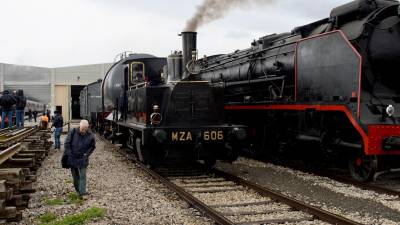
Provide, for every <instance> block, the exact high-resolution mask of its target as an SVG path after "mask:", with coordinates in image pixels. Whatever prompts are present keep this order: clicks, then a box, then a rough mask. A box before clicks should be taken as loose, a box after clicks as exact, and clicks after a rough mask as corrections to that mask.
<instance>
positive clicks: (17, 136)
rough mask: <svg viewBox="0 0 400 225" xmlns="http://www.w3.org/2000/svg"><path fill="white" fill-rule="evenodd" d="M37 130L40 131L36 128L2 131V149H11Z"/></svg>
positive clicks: (0, 136) (0, 133) (0, 138)
mask: <svg viewBox="0 0 400 225" xmlns="http://www.w3.org/2000/svg"><path fill="white" fill-rule="evenodd" d="M37 130H38V129H37V128H36V127H26V128H22V129H3V130H1V131H0V148H7V147H10V146H12V145H14V144H16V143H18V142H19V141H21V140H23V139H25V138H26V137H28V136H30V135H31V134H33V133H34V132H36V131H37Z"/></svg>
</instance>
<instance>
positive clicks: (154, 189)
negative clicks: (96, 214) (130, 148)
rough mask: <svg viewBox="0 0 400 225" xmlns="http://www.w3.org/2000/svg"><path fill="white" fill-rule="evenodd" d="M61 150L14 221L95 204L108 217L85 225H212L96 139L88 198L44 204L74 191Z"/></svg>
mask: <svg viewBox="0 0 400 225" xmlns="http://www.w3.org/2000/svg"><path fill="white" fill-rule="evenodd" d="M61 155H62V152H61V151H58V152H55V153H52V154H51V155H50V156H49V157H48V158H47V159H46V160H45V162H44V163H43V166H42V167H41V168H40V169H39V171H38V181H37V182H36V183H35V186H36V189H37V192H36V193H34V194H32V196H31V197H32V198H31V200H30V204H29V208H28V209H27V210H25V211H24V212H23V220H22V221H21V222H19V223H14V224H29V225H31V224H38V220H37V219H36V218H37V217H38V216H40V215H43V214H44V213H46V212H53V213H55V214H56V215H58V216H59V217H61V216H64V215H67V214H75V213H79V212H82V211H83V210H85V209H86V208H90V207H93V206H96V207H100V208H104V209H106V211H107V214H106V217H105V218H103V219H100V220H98V221H93V222H91V223H89V224H101V225H102V224H196V225H197V224H199V225H202V224H212V222H211V221H210V220H208V219H207V218H205V217H203V216H201V215H199V213H198V212H197V211H196V210H194V209H192V208H189V207H188V205H187V204H186V203H185V202H183V201H182V200H180V199H179V198H178V196H176V195H175V194H173V193H171V192H170V191H169V190H168V189H166V188H165V187H164V186H162V185H161V184H159V183H158V182H157V181H155V180H153V179H152V178H150V177H149V176H147V175H146V174H144V173H143V172H142V171H140V169H138V168H136V166H135V165H134V164H133V163H131V162H129V161H128V160H127V159H126V158H125V157H123V156H122V155H121V154H120V153H118V152H117V151H116V150H115V149H113V146H112V145H109V144H106V143H104V142H102V141H100V140H97V148H96V150H95V152H94V153H93V155H92V156H91V158H90V165H89V167H88V170H87V190H88V192H89V198H88V200H86V201H84V202H83V203H82V204H64V205H61V206H48V205H46V204H45V200H46V199H54V198H60V199H64V200H67V196H68V194H69V193H71V192H73V185H72V183H71V181H72V179H71V175H70V172H69V170H65V169H62V168H61V166H60V158H61Z"/></svg>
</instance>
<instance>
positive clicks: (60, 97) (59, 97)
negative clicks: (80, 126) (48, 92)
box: [54, 85, 71, 120]
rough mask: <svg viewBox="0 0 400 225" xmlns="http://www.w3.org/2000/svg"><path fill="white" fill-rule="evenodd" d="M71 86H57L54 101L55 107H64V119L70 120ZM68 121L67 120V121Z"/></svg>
mask: <svg viewBox="0 0 400 225" xmlns="http://www.w3.org/2000/svg"><path fill="white" fill-rule="evenodd" d="M69 90H70V86H68V85H56V86H55V93H56V95H55V100H54V104H55V105H54V107H55V106H61V107H62V116H63V118H69V114H70V112H69V111H70V109H69V108H70V106H69V103H70V96H71V94H70V93H69ZM66 120H67V119H66Z"/></svg>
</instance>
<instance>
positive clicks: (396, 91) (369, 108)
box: [188, 0, 400, 181]
mask: <svg viewBox="0 0 400 225" xmlns="http://www.w3.org/2000/svg"><path fill="white" fill-rule="evenodd" d="M399 13H400V10H399V3H398V1H391V0H356V1H352V2H350V3H348V4H345V5H342V6H339V7H337V8H335V9H333V10H332V12H331V15H330V17H329V18H327V19H323V20H320V21H316V22H314V23H311V24H308V25H305V26H301V27H297V28H295V29H294V30H293V31H292V32H290V33H283V34H272V35H268V36H265V37H262V38H260V39H259V40H257V41H254V42H253V43H252V44H251V47H250V48H248V49H245V50H237V51H235V52H233V53H231V54H226V55H218V56H212V57H205V58H203V59H200V60H197V61H192V62H190V63H189V66H188V68H189V69H190V71H189V72H191V73H193V74H197V77H199V78H202V79H203V80H208V81H211V82H212V83H214V84H221V85H223V86H224V88H225V101H226V106H225V109H226V111H228V112H229V114H230V117H231V118H232V121H233V122H238V123H240V124H245V125H247V126H248V127H249V128H250V131H251V132H250V134H249V135H250V137H249V138H251V139H252V141H251V142H252V144H253V147H252V149H253V150H254V151H255V152H257V153H262V154H265V155H271V154H282V152H288V151H289V152H291V153H293V151H294V152H297V153H298V152H302V154H304V155H306V154H305V153H306V151H307V150H306V149H301V148H300V147H299V146H301V145H300V144H301V143H315V144H316V146H317V148H316V149H318V152H319V153H323V155H325V156H329V157H332V156H333V155H341V156H343V155H344V156H345V159H346V160H348V161H349V162H348V165H349V169H350V171H351V174H352V176H353V177H354V178H355V179H357V180H360V181H367V180H370V179H371V178H372V177H373V176H374V174H375V172H376V171H377V170H380V169H387V168H393V166H394V167H396V166H397V167H399V159H400V158H399V155H400V114H399V113H398V111H399V109H400V85H399V84H400V76H399V72H398V71H399V65H400V15H399ZM307 145H308V144H307ZM314 146H315V145H314Z"/></svg>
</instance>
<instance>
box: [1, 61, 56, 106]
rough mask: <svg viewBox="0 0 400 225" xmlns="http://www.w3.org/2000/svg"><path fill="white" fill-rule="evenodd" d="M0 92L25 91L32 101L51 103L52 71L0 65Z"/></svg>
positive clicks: (41, 68)
mask: <svg viewBox="0 0 400 225" xmlns="http://www.w3.org/2000/svg"><path fill="white" fill-rule="evenodd" d="M0 83H1V85H0V91H3V90H6V89H12V90H18V89H22V90H24V94H25V95H26V96H27V97H28V98H29V99H32V100H35V101H40V102H43V103H45V104H48V103H50V102H51V96H50V93H51V69H49V68H43V67H33V66H20V65H11V64H4V63H0Z"/></svg>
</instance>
